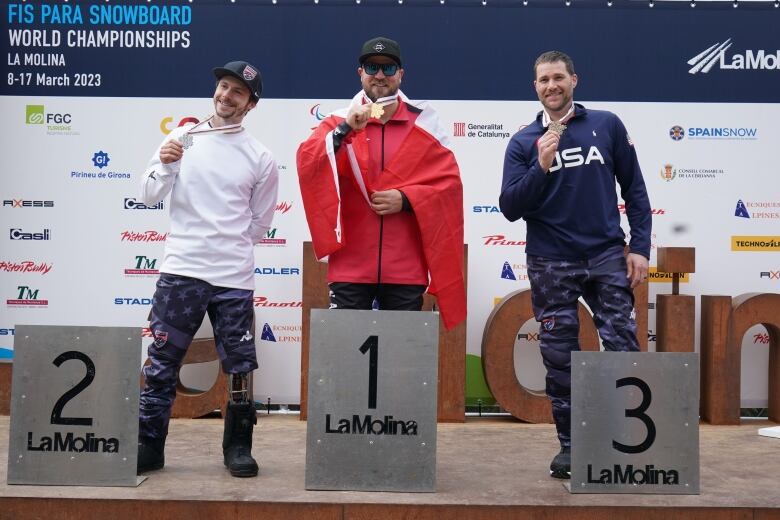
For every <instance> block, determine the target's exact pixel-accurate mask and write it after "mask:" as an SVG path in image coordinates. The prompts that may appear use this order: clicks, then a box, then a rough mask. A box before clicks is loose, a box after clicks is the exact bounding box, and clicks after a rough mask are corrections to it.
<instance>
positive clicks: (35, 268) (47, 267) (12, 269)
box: [0, 260, 54, 274]
mask: <svg viewBox="0 0 780 520" xmlns="http://www.w3.org/2000/svg"><path fill="white" fill-rule="evenodd" d="M52 267H54V264H48V263H46V262H38V263H36V262H34V261H32V260H24V261H22V262H6V261H0V271H5V272H6V273H41V274H47V273H48V272H49V271H51V268H52Z"/></svg>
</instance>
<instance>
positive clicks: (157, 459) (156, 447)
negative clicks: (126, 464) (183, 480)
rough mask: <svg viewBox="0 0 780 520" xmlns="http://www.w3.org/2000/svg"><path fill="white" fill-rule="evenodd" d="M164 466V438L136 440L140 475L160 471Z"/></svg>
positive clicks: (138, 472)
mask: <svg viewBox="0 0 780 520" xmlns="http://www.w3.org/2000/svg"><path fill="white" fill-rule="evenodd" d="M163 466H165V438H162V439H154V438H152V437H139V438H138V470H137V471H136V473H137V474H138V475H140V474H141V473H145V472H147V471H154V470H156V469H162V467H163Z"/></svg>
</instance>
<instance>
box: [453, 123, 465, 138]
mask: <svg viewBox="0 0 780 520" xmlns="http://www.w3.org/2000/svg"><path fill="white" fill-rule="evenodd" d="M452 135H453V136H455V137H466V123H453V129H452Z"/></svg>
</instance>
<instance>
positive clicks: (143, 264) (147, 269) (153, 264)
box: [125, 255, 160, 276]
mask: <svg viewBox="0 0 780 520" xmlns="http://www.w3.org/2000/svg"><path fill="white" fill-rule="evenodd" d="M158 274H160V271H159V270H158V269H157V259H156V258H149V257H147V256H143V255H138V256H136V257H135V262H134V263H133V267H131V268H128V269H125V276H153V275H154V276H156V275H158Z"/></svg>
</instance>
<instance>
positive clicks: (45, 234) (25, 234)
mask: <svg viewBox="0 0 780 520" xmlns="http://www.w3.org/2000/svg"><path fill="white" fill-rule="evenodd" d="M8 231H9V232H8V236H9V238H10V239H11V240H32V241H39V240H51V229H49V228H44V229H43V230H41V231H30V230H28V229H26V228H11V229H9V230H8Z"/></svg>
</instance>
